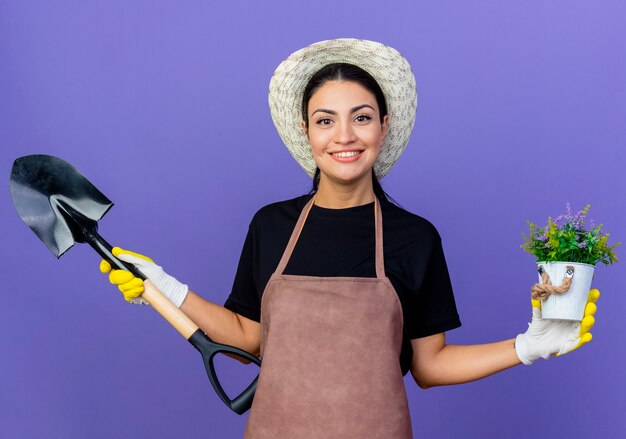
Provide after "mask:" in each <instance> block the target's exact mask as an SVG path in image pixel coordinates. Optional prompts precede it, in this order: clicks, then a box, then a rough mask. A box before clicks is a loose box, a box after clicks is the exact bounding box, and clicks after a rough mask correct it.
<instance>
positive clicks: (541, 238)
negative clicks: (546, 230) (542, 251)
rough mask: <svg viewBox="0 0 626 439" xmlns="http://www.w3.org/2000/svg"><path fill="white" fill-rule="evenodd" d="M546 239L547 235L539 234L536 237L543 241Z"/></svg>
mask: <svg viewBox="0 0 626 439" xmlns="http://www.w3.org/2000/svg"><path fill="white" fill-rule="evenodd" d="M547 239H548V237H547V236H546V235H541V236H539V237H538V238H537V241H545V240H547Z"/></svg>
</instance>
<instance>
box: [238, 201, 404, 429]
mask: <svg viewBox="0 0 626 439" xmlns="http://www.w3.org/2000/svg"><path fill="white" fill-rule="evenodd" d="M314 200H315V196H313V198H312V199H311V200H310V201H309V202H308V203H307V205H306V206H305V207H304V208H303V209H302V212H301V213H300V217H299V218H298V222H297V223H296V226H295V227H294V230H293V232H292V234H291V238H290V239H289V243H288V244H287V247H286V249H285V251H284V253H283V256H282V258H281V260H280V263H279V264H278V267H277V268H276V271H275V272H274V273H273V274H272V276H271V277H270V280H269V281H268V283H267V285H266V287H265V291H264V292H263V297H262V299H261V339H260V343H261V344H260V349H261V356H262V357H263V362H262V365H261V371H260V376H259V380H258V383H257V389H256V393H255V396H254V400H253V402H252V407H251V409H250V415H249V417H248V423H247V424H246V430H245V433H244V438H247V439H266V438H267V439H282V438H297V439H308V438H311V439H321V438H328V439H333V438H341V439H349V438H359V439H367V438H381V439H383V438H384V439H389V438H394V439H410V438H412V432H411V419H410V415H409V407H408V402H407V396H406V390H405V387H404V381H403V378H402V371H401V369H400V362H399V358H400V350H401V347H402V327H403V316H402V307H401V305H400V300H399V298H398V295H397V293H396V291H395V290H394V288H393V286H392V284H391V282H390V281H389V279H388V278H387V277H385V269H384V262H383V226H382V212H381V209H380V202H379V201H378V199H375V202H374V214H375V217H374V218H375V229H376V277H374V278H368V277H318V276H299V275H288V274H283V271H284V269H285V267H286V266H287V262H288V261H289V258H290V256H291V253H292V252H293V249H294V247H295V245H296V241H297V240H298V237H299V236H300V232H301V231H302V227H303V226H304V222H305V221H306V217H307V216H308V214H309V211H310V209H311V207H312V206H313V203H314Z"/></svg>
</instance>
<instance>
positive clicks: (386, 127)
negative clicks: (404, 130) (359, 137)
mask: <svg viewBox="0 0 626 439" xmlns="http://www.w3.org/2000/svg"><path fill="white" fill-rule="evenodd" d="M380 129H381V135H380V143H381V144H383V143H385V137H386V136H387V131H389V115H388V114H385V117H383V123H382V124H381V127H380Z"/></svg>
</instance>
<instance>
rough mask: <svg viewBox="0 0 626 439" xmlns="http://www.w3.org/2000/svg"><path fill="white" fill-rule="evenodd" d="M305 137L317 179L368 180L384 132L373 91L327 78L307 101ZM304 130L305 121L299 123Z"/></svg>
mask: <svg viewBox="0 0 626 439" xmlns="http://www.w3.org/2000/svg"><path fill="white" fill-rule="evenodd" d="M308 113H309V114H308V116H309V127H308V133H307V135H308V138H309V142H310V144H311V151H312V152H313V157H314V158H315V162H316V163H317V166H318V168H320V174H321V175H320V178H330V179H332V180H333V181H335V182H338V183H359V182H361V181H367V180H366V179H370V178H371V177H370V176H371V173H372V167H373V166H374V162H375V161H376V159H377V158H378V154H379V152H380V148H381V146H382V144H383V142H384V140H385V134H386V133H387V127H388V120H389V116H385V117H384V120H383V121H382V123H381V120H380V113H379V110H378V104H377V103H376V97H375V96H374V94H373V93H371V92H370V91H368V90H367V89H366V88H364V87H363V86H362V85H360V84H358V83H356V82H351V81H329V82H326V83H325V84H324V85H322V86H321V87H320V88H319V89H317V91H315V93H313V95H312V96H311V98H310V100H309V108H308ZM302 127H303V129H304V130H305V131H306V124H305V123H304V121H303V122H302Z"/></svg>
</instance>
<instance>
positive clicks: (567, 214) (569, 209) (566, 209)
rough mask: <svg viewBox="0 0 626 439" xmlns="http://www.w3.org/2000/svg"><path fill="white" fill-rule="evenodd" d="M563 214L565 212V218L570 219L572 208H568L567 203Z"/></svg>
mask: <svg viewBox="0 0 626 439" xmlns="http://www.w3.org/2000/svg"><path fill="white" fill-rule="evenodd" d="M565 212H566V216H567V218H571V217H572V206H570V204H569V202H568V203H565Z"/></svg>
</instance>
